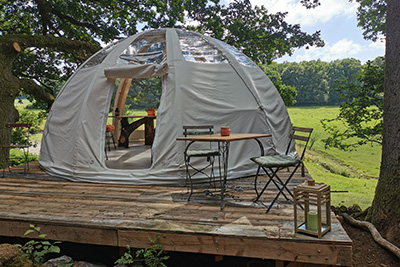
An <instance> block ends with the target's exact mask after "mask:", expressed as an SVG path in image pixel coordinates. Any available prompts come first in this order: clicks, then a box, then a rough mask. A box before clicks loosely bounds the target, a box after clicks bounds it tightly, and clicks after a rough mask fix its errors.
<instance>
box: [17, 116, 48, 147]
mask: <svg viewBox="0 0 400 267" xmlns="http://www.w3.org/2000/svg"><path fill="white" fill-rule="evenodd" d="M18 112H19V120H18V122H17V123H30V124H31V125H32V126H31V127H30V128H29V129H27V128H14V129H13V130H12V132H11V144H14V145H16V144H19V145H30V146H36V143H33V142H32V140H31V139H30V136H31V135H32V134H35V133H37V132H38V131H40V130H41V128H42V124H43V121H44V120H45V119H46V118H47V113H46V112H44V111H39V112H35V111H33V110H28V109H25V108H24V109H18ZM28 131H29V133H28Z"/></svg>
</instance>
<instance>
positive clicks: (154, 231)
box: [0, 163, 352, 266]
mask: <svg viewBox="0 0 400 267" xmlns="http://www.w3.org/2000/svg"><path fill="white" fill-rule="evenodd" d="M19 171H20V172H23V169H20V170H18V168H15V169H13V172H12V173H6V177H5V178H1V179H0V199H1V201H0V236H6V237H23V235H24V233H25V231H26V230H27V229H28V228H29V224H35V225H38V226H40V227H41V229H42V232H43V233H46V234H47V238H48V239H50V240H59V241H64V242H74V243H82V244H95V245H106V246H115V247H125V246H126V245H128V244H129V245H130V246H131V247H136V248H143V247H148V246H149V239H150V238H152V239H154V238H155V237H156V236H159V237H160V238H159V241H160V242H161V243H162V245H163V249H164V250H166V251H178V252H192V253H205V254H212V255H221V256H222V255H227V256H240V257H249V258H261V259H273V260H276V264H277V266H285V265H284V262H285V261H287V262H291V265H290V266H304V265H296V264H297V263H313V264H320V265H323V266H351V254H352V241H351V240H350V238H349V237H348V235H347V234H346V232H345V231H344V229H343V228H342V226H341V224H340V223H339V221H338V220H337V219H336V218H335V217H334V216H333V215H332V230H331V231H330V232H328V233H327V234H326V235H324V236H323V238H322V239H318V238H315V237H311V236H307V235H303V234H297V235H294V229H293V228H294V226H293V224H294V223H293V204H285V203H283V202H281V203H278V204H276V205H274V207H273V208H272V209H271V211H270V212H269V213H268V214H265V211H266V208H265V206H264V205H262V204H254V203H253V202H252V199H253V198H254V197H255V192H254V189H253V188H254V185H253V183H254V178H253V177H251V178H242V179H235V180H231V181H228V188H229V189H228V191H227V194H228V195H227V196H226V207H225V209H224V210H223V211H220V209H219V204H220V202H219V199H218V198H214V195H213V194H212V190H210V189H207V187H202V186H199V187H197V188H196V192H197V193H196V194H194V195H193V196H192V200H191V201H190V202H188V201H187V189H186V188H184V187H166V186H132V185H115V184H96V183H79V182H69V181H66V180H60V179H57V178H54V177H50V176H48V175H46V174H45V173H43V172H42V171H41V170H40V168H39V166H38V164H37V163H31V164H30V172H29V173H27V174H25V175H23V174H18V172H19ZM304 179H311V177H310V176H309V175H308V173H306V177H301V175H300V172H299V173H298V174H296V176H295V177H294V178H293V180H292V183H291V184H290V187H293V186H295V185H297V184H300V183H302V182H304ZM205 190H209V192H211V194H206V193H205ZM274 195H275V192H274V188H273V187H271V188H269V189H267V190H266V193H265V194H264V196H263V199H262V202H263V203H265V204H268V203H269V202H270V200H271V199H272V197H273V196H274ZM312 266H314V265H312ZM317 266H318V265H317Z"/></svg>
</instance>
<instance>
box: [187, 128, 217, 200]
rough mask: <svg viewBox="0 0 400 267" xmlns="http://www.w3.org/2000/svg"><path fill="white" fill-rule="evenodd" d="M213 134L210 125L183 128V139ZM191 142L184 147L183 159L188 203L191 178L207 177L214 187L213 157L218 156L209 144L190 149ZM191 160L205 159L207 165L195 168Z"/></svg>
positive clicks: (191, 185)
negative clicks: (196, 176)
mask: <svg viewBox="0 0 400 267" xmlns="http://www.w3.org/2000/svg"><path fill="white" fill-rule="evenodd" d="M213 133H214V126H212V125H200V126H199V125H196V126H183V135H184V136H185V137H187V136H189V135H206V134H213ZM192 144H193V142H191V143H189V145H187V146H186V148H185V152H184V157H185V165H186V184H187V183H188V182H189V184H190V194H189V197H188V201H189V200H190V197H191V196H192V193H193V181H192V177H193V176H195V175H197V174H203V175H204V176H205V177H208V178H209V180H210V185H211V184H212V182H214V187H215V180H214V177H215V176H214V161H215V157H216V156H219V152H218V149H213V148H212V146H211V143H210V144H209V146H207V147H200V148H199V147H196V148H191V145H192ZM192 158H206V160H207V164H205V165H203V166H201V167H197V166H194V165H193V163H192V162H191V161H190V160H191V159H192ZM208 168H210V173H207V172H206V170H207V169H208ZM191 170H192V172H191Z"/></svg>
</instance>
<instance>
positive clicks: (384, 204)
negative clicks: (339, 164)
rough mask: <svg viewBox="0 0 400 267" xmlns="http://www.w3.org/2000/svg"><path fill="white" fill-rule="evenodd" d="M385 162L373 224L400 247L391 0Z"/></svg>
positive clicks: (399, 37) (398, 37) (399, 10)
mask: <svg viewBox="0 0 400 267" xmlns="http://www.w3.org/2000/svg"><path fill="white" fill-rule="evenodd" d="M386 2H387V17H386V56H385V60H386V65H385V99H384V112H383V145H382V163H381V170H380V175H379V181H378V185H377V187H376V191H375V198H374V201H373V203H372V208H371V219H372V223H373V224H374V225H375V226H376V227H377V228H378V230H379V231H380V232H381V234H382V235H383V236H384V237H385V238H386V239H387V240H389V241H390V242H392V243H393V244H395V245H396V246H400V64H399V62H400V48H399V47H400V31H399V29H400V1H399V0H387V1H386Z"/></svg>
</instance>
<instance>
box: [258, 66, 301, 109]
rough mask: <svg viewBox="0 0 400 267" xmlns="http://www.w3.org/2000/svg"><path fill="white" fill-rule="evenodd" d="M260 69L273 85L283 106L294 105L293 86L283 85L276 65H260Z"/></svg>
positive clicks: (294, 89) (294, 91) (294, 90)
mask: <svg viewBox="0 0 400 267" xmlns="http://www.w3.org/2000/svg"><path fill="white" fill-rule="evenodd" d="M261 68H262V70H263V71H264V72H265V73H266V74H267V76H268V77H269V78H270V79H271V81H272V83H273V84H274V85H275V87H276V89H277V90H278V92H279V94H280V95H281V97H282V99H283V102H284V103H285V105H286V106H287V107H289V106H292V105H294V104H295V103H296V96H297V90H296V88H295V87H294V86H289V85H284V84H283V82H282V77H281V75H280V73H279V71H278V65H277V64H276V63H271V64H270V65H262V66H261Z"/></svg>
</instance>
